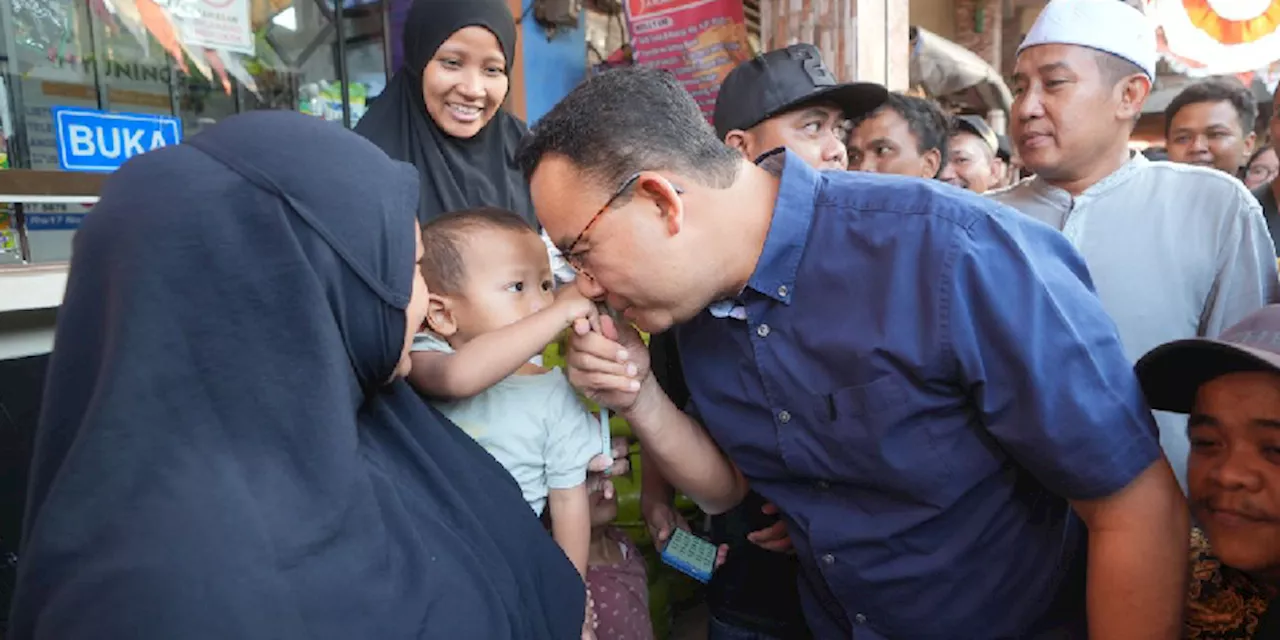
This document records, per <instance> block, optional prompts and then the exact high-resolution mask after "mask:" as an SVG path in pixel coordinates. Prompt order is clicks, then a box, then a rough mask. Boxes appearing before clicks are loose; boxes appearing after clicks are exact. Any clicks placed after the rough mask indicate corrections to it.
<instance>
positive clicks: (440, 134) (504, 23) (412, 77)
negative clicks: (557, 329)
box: [356, 0, 540, 228]
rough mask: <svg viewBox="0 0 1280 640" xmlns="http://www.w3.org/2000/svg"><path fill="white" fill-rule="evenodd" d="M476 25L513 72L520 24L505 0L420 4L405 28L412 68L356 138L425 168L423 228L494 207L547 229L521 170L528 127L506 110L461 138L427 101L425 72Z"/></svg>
mask: <svg viewBox="0 0 1280 640" xmlns="http://www.w3.org/2000/svg"><path fill="white" fill-rule="evenodd" d="M472 26H478V27H484V28H486V29H488V30H489V31H492V32H493V35H494V36H496V37H497V38H498V43H499V44H500V45H501V46H502V52H503V53H504V54H505V55H506V57H507V69H508V70H510V69H511V67H512V65H513V64H515V59H516V50H515V44H516V25H515V21H514V20H512V18H511V11H510V9H508V8H507V4H506V2H505V0H416V1H415V2H414V3H413V7H412V8H411V9H410V10H409V17H408V19H407V21H406V23H405V27H404V66H402V67H401V68H400V69H398V70H397V71H396V72H395V74H394V75H393V76H392V77H391V81H390V82H389V83H387V89H386V91H384V92H383V93H382V94H381V95H379V96H378V98H377V99H376V100H374V101H373V104H372V105H370V106H369V111H368V112H367V113H365V115H364V116H363V117H362V118H360V122H359V124H358V125H356V133H359V134H360V135H362V136H364V137H366V138H368V139H369V140H372V141H373V143H374V144H376V145H378V146H379V147H381V148H382V150H383V151H386V152H387V155H389V156H391V157H392V158H395V159H396V160H403V161H404V162H408V163H410V164H412V165H413V166H415V167H417V168H418V173H419V174H421V176H422V198H421V200H420V201H419V202H418V220H420V221H421V222H423V223H426V222H429V221H431V220H433V219H435V218H437V217H439V216H441V215H443V214H445V213H449V212H452V211H458V210H461V209H467V208H471V207H480V206H490V207H502V208H505V209H509V210H511V211H514V212H516V213H517V214H519V215H520V216H521V217H523V218H525V219H526V220H528V221H529V222H530V223H531V224H533V225H534V227H535V228H540V227H538V226H537V218H535V217H534V215H533V204H532V203H531V201H530V198H529V185H528V183H527V182H526V181H525V179H524V175H523V174H522V173H521V172H520V170H519V168H517V167H516V164H515V152H516V146H517V145H519V144H520V139H521V138H523V137H524V135H525V133H527V132H528V128H527V127H526V126H525V124H524V123H523V122H521V121H520V119H519V118H516V117H515V116H513V115H511V114H509V113H507V112H506V111H504V110H502V109H499V110H498V112H497V113H496V114H495V115H494V116H493V119H492V120H490V121H489V122H488V124H486V125H485V126H484V128H483V129H481V130H480V132H479V133H477V134H476V135H475V136H473V137H471V138H468V139H461V138H455V137H453V136H450V135H449V134H447V133H445V132H444V131H442V130H440V127H439V126H437V125H436V122H435V120H433V119H432V118H431V115H430V114H428V113H427V106H426V104H425V103H424V102H423V99H422V71H423V69H425V68H426V66H427V63H428V62H430V60H431V58H432V56H434V55H435V54H436V50H437V49H439V48H440V45H442V44H444V41H445V40H448V39H449V37H450V36H452V35H453V34H454V32H456V31H458V30H459V29H463V28H465V27H472Z"/></svg>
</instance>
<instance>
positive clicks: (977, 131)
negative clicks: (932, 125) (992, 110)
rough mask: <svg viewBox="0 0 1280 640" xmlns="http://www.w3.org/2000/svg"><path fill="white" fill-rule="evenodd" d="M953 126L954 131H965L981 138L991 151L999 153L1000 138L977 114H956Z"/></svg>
mask: <svg viewBox="0 0 1280 640" xmlns="http://www.w3.org/2000/svg"><path fill="white" fill-rule="evenodd" d="M954 127H955V130H956V131H967V132H969V133H972V134H973V135H975V136H978V137H979V138H982V141H983V142H985V143H987V146H988V147H990V148H991V153H1000V139H999V138H997V137H996V132H995V131H992V130H991V125H988V124H987V121H986V120H983V119H982V118H979V117H978V116H972V115H960V116H956V118H955V123H954Z"/></svg>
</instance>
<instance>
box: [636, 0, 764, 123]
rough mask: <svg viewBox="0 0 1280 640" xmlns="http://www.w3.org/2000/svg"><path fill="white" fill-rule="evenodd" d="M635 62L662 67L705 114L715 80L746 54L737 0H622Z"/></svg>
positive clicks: (712, 102) (713, 100)
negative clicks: (676, 79)
mask: <svg viewBox="0 0 1280 640" xmlns="http://www.w3.org/2000/svg"><path fill="white" fill-rule="evenodd" d="M626 16H627V31H628V33H629V35H630V36H631V51H632V55H633V56H634V59H635V63H636V64H641V65H646V66H650V67H657V68H659V69H666V70H667V71H670V72H671V73H673V74H674V75H675V76H676V78H679V80H680V81H681V82H682V83H684V88H685V90H687V91H688V92H689V94H690V95H692V96H693V97H694V99H695V100H697V101H698V104H699V105H700V106H701V107H702V112H703V113H705V114H706V115H707V118H708V119H710V118H711V113H712V111H713V110H714V109H715V104H716V95H717V94H718V93H719V91H720V82H721V81H722V80H724V77H725V76H726V75H728V74H729V72H730V71H731V70H733V68H734V67H736V66H738V64H739V63H741V62H744V61H746V60H749V59H751V47H750V45H748V44H747V26H746V20H745V19H744V17H743V13H742V0H627V2H626Z"/></svg>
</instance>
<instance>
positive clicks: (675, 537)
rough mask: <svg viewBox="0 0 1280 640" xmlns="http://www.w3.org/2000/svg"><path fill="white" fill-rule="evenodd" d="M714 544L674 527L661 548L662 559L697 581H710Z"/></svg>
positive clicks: (714, 564) (714, 557) (713, 562)
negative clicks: (665, 544) (668, 538)
mask: <svg viewBox="0 0 1280 640" xmlns="http://www.w3.org/2000/svg"><path fill="white" fill-rule="evenodd" d="M716 553H717V548H716V545H714V544H711V543H710V542H707V541H706V540H703V539H702V538H699V537H698V536H695V535H693V534H692V533H689V532H688V531H685V530H684V529H681V528H679V527H676V530H675V533H673V534H671V539H670V540H668V541H667V546H666V547H665V548H664V549H663V550H662V561H663V562H665V563H666V564H667V565H668V566H670V567H671V568H673V569H675V570H676V571H679V572H680V573H683V574H685V575H687V576H689V577H690V578H693V579H694V580H697V581H698V582H703V583H706V582H710V581H711V572H712V571H715V566H716Z"/></svg>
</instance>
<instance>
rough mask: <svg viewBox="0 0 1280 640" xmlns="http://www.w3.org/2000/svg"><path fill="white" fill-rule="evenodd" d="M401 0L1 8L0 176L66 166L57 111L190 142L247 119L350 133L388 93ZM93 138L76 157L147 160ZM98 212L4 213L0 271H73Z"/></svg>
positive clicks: (3, 0)
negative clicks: (79, 238)
mask: <svg viewBox="0 0 1280 640" xmlns="http://www.w3.org/2000/svg"><path fill="white" fill-rule="evenodd" d="M401 1H403V0H376V1H368V0H0V56H2V59H0V171H2V170H37V171H61V170H63V169H64V168H65V165H66V164H67V163H65V162H60V160H65V158H61V157H60V155H59V154H60V153H64V152H66V149H67V141H66V140H62V141H60V140H59V126H58V124H57V122H55V117H54V114H55V109H56V108H60V107H78V108H82V109H88V110H92V111H93V112H102V113H109V114H133V115H139V116H143V117H144V120H145V119H146V118H154V117H164V118H176V119H177V121H178V123H179V126H180V130H181V135H182V136H183V137H187V136H192V135H195V134H197V133H199V132H200V131H201V130H202V129H203V128H205V127H207V126H210V125H212V124H213V123H216V122H217V121H219V120H221V119H223V118H225V117H227V116H229V115H232V114H235V113H239V112H242V111H246V110H252V109H288V110H294V111H300V112H303V113H308V114H312V115H315V116H317V117H321V118H324V119H326V120H331V121H334V122H338V123H342V124H345V125H347V126H354V124H355V123H356V122H357V121H359V119H360V117H361V116H362V115H363V114H364V112H365V109H366V106H367V104H368V101H369V100H370V99H372V98H373V97H374V96H376V95H377V94H378V93H380V92H381V91H382V90H383V88H384V87H385V85H386V81H387V59H388V55H389V53H388V50H387V48H386V37H385V30H386V23H387V11H388V7H387V3H390V2H401ZM335 2H342V3H343V4H342V5H341V6H339V5H336V4H335ZM64 124H65V123H64ZM113 134H114V135H113ZM98 135H99V137H98V138H94V137H93V136H92V135H89V134H86V135H85V137H84V138H83V139H81V140H80V143H81V148H93V149H95V150H96V152H100V153H101V154H104V155H106V156H107V157H110V158H115V159H117V160H118V161H123V159H125V158H126V157H128V156H129V155H131V154H133V153H135V152H140V151H139V150H145V149H142V147H140V146H139V143H138V140H137V139H136V138H134V139H133V140H130V139H129V136H128V135H127V134H125V135H124V136H123V139H122V138H121V136H120V134H119V132H114V131H110V132H106V133H105V134H104V133H101V132H100V133H99V134H98ZM63 137H66V136H63ZM59 142H62V143H63V144H62V145H60V144H59ZM93 145H96V146H93ZM118 161H117V162H116V163H115V164H118ZM93 170H110V169H109V167H107V168H103V167H98V168H96V169H93ZM68 195H70V194H68ZM76 195H83V194H76ZM89 208H90V207H89V204H88V203H79V202H74V201H72V202H58V203H47V202H46V203H26V204H20V205H14V204H2V203H0V267H4V266H5V265H13V264H40V263H51V262H55V263H56V262H63V261H66V260H67V259H68V258H69V256H70V247H71V242H70V241H71V236H72V235H73V234H74V232H75V229H76V228H77V227H78V226H79V223H80V221H81V220H82V219H83V216H84V215H85V214H86V213H87V212H88V211H89Z"/></svg>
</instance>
